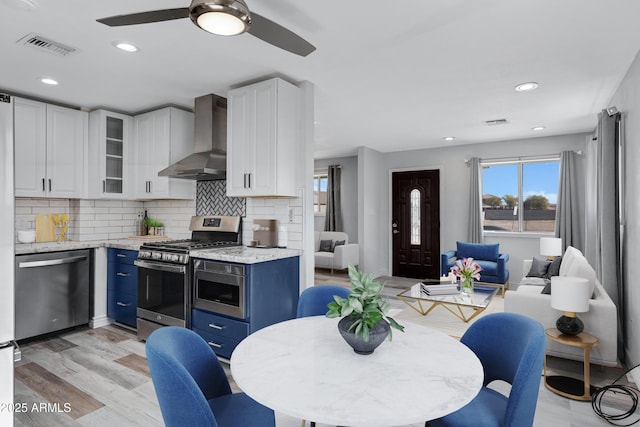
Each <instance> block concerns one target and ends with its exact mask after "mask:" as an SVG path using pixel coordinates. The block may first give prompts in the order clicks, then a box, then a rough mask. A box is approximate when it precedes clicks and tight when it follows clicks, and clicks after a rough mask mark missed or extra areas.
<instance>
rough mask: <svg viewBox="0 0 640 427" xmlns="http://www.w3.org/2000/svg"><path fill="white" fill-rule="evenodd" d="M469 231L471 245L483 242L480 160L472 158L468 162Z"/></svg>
mask: <svg viewBox="0 0 640 427" xmlns="http://www.w3.org/2000/svg"><path fill="white" fill-rule="evenodd" d="M469 168H470V178H471V179H470V181H469V230H468V239H469V242H471V243H482V242H484V231H483V224H482V178H481V175H480V173H481V168H480V159H479V158H478V157H473V158H471V160H469Z"/></svg>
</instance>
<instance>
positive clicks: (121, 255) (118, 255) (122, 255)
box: [116, 254, 128, 258]
mask: <svg viewBox="0 0 640 427" xmlns="http://www.w3.org/2000/svg"><path fill="white" fill-rule="evenodd" d="M116 256H117V257H118V258H128V257H127V254H116Z"/></svg>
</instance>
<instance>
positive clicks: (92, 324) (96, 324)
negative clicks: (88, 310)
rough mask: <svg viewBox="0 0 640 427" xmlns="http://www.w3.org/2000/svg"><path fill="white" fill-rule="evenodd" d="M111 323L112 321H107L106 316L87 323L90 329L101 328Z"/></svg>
mask: <svg viewBox="0 0 640 427" xmlns="http://www.w3.org/2000/svg"><path fill="white" fill-rule="evenodd" d="M112 323H113V320H111V319H109V317H107V316H100V317H94V318H93V319H91V320H90V321H89V327H90V328H91V329H95V328H101V327H103V326H107V325H110V324H112Z"/></svg>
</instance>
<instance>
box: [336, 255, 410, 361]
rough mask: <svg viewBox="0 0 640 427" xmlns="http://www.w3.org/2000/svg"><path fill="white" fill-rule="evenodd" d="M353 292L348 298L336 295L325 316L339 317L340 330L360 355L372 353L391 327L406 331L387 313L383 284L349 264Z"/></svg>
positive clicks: (389, 331) (389, 332) (390, 333)
mask: <svg viewBox="0 0 640 427" xmlns="http://www.w3.org/2000/svg"><path fill="white" fill-rule="evenodd" d="M349 282H350V284H351V294H350V295H349V297H348V298H342V297H339V296H337V295H334V297H333V299H334V301H332V302H330V303H329V304H327V307H328V308H329V311H328V312H327V314H326V316H327V317H330V318H335V317H340V316H342V319H341V320H340V322H338V330H339V331H340V334H341V335H342V337H343V338H344V339H345V341H347V343H348V344H349V345H350V346H351V347H352V348H353V351H355V352H356V353H358V354H371V353H373V351H374V350H375V349H376V348H377V347H378V346H379V345H380V344H382V342H383V341H384V340H385V338H386V337H387V336H388V337H389V340H391V338H392V336H393V334H392V332H391V328H395V329H397V330H399V331H401V332H404V326H402V325H400V324H399V323H398V322H396V321H395V320H394V319H393V318H391V317H389V316H388V315H387V313H388V311H389V308H390V304H389V303H388V302H387V301H386V300H385V299H383V298H382V297H381V296H380V292H381V291H382V289H383V288H384V285H383V284H382V283H380V282H376V281H374V280H373V279H372V278H371V276H369V275H368V274H364V273H362V272H359V271H358V270H356V268H355V267H354V266H353V265H349Z"/></svg>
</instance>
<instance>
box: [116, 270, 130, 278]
mask: <svg viewBox="0 0 640 427" xmlns="http://www.w3.org/2000/svg"><path fill="white" fill-rule="evenodd" d="M116 276H120V277H129V273H120V272H119V271H118V272H117V273H116Z"/></svg>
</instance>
